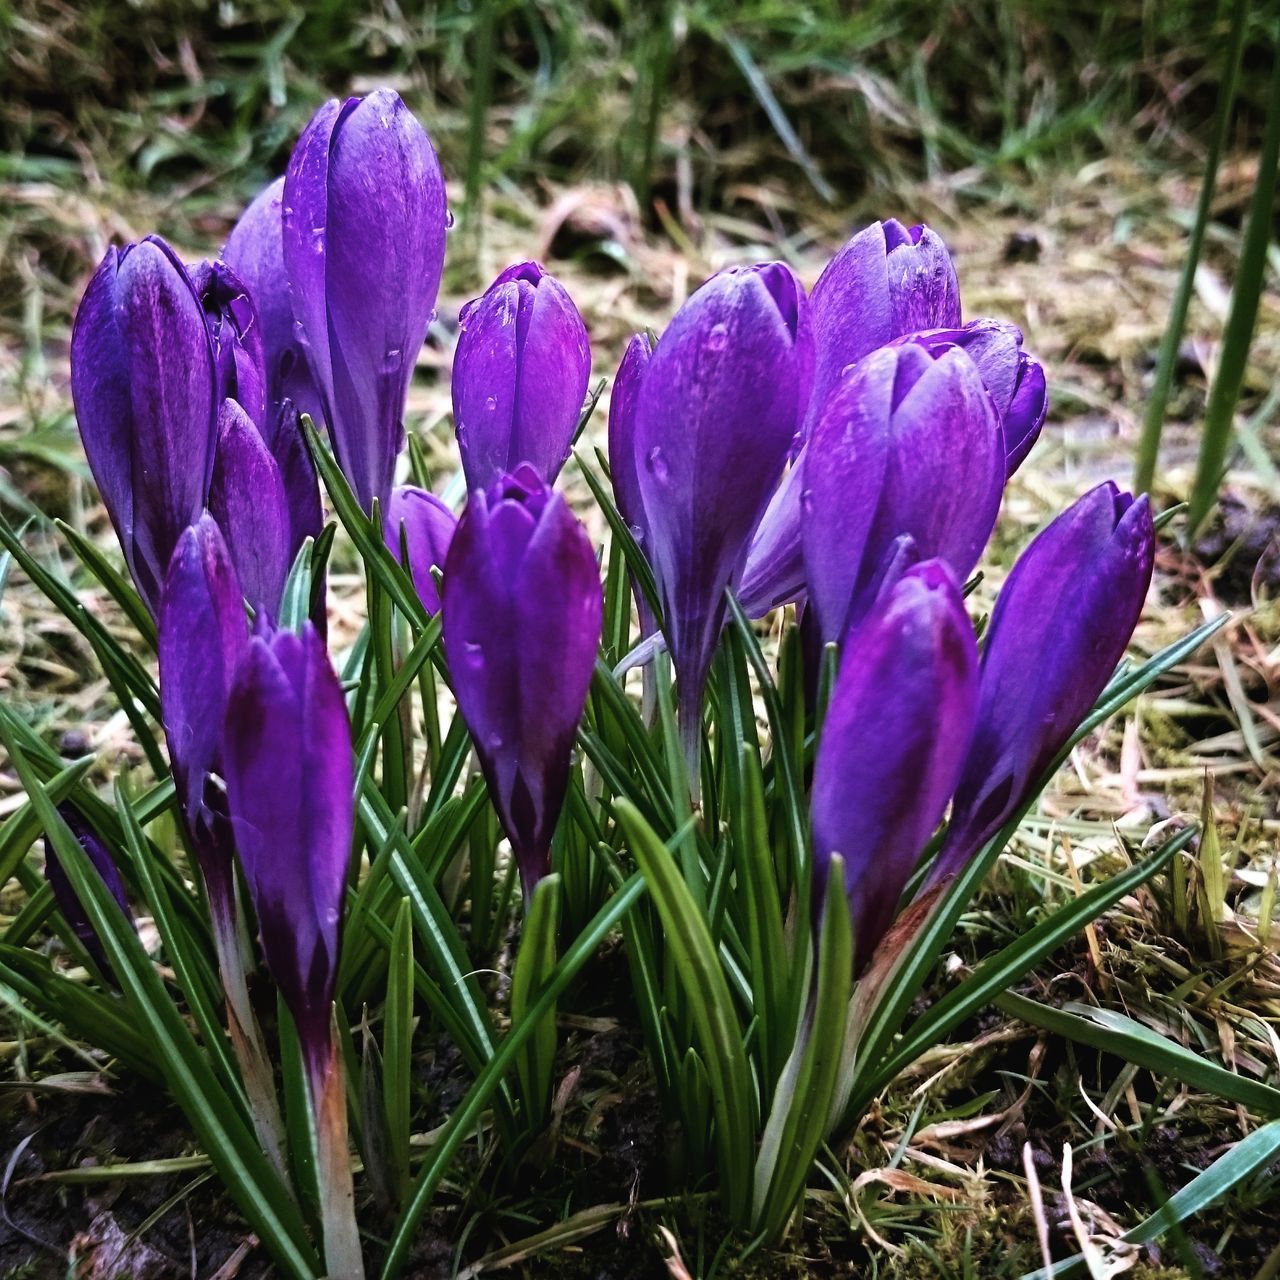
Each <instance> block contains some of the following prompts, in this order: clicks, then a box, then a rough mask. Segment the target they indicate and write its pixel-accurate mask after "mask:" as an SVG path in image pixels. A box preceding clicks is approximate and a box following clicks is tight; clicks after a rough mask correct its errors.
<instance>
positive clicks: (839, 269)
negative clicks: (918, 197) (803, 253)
mask: <svg viewBox="0 0 1280 1280" xmlns="http://www.w3.org/2000/svg"><path fill="white" fill-rule="evenodd" d="M810 302H811V306H812V310H813V329H814V340H815V344H816V360H815V366H814V377H813V395H812V398H811V400H810V411H809V418H810V422H812V420H813V419H814V417H815V416H816V415H817V414H818V413H820V412H821V410H822V408H823V405H824V404H825V403H826V400H827V397H828V396H829V395H830V394H831V391H832V389H833V388H834V387H835V385H836V383H837V382H838V381H839V379H840V375H841V373H842V372H843V371H844V369H845V368H846V367H847V366H848V365H851V364H854V363H855V362H856V361H858V360H861V359H862V358H863V357H864V356H866V355H869V354H870V353H871V352H872V351H874V350H875V349H876V348H877V347H882V346H884V345H885V344H886V343H887V342H891V341H892V340H893V339H894V338H900V337H902V336H903V335H904V334H908V333H916V332H918V331H920V330H922V329H941V328H946V327H953V326H956V325H958V324H959V323H960V286H959V284H958V282H957V281H956V273H955V269H954V268H953V267H952V265H951V257H950V255H949V254H948V253H947V247H946V245H945V244H943V242H942V240H941V239H940V238H939V237H938V236H937V235H936V234H935V233H934V232H933V231H931V230H930V229H929V228H928V227H924V226H919V227H912V228H911V229H910V230H907V229H906V228H905V227H903V226H902V225H901V224H900V223H898V222H895V221H893V220H892V219H890V220H889V221H887V222H883V223H880V222H873V223H872V224H871V225H870V226H869V227H866V228H864V229H863V230H862V231H859V232H858V234H857V235H855V236H854V237H853V238H852V239H851V240H849V241H848V243H847V244H845V246H844V247H843V248H842V249H841V250H840V251H839V253H837V254H836V255H835V257H834V258H832V259H831V261H830V262H829V263H828V264H827V266H826V269H825V270H824V271H823V273H822V275H821V276H820V277H819V278H818V283H817V284H815V285H814V287H813V295H812V298H811V299H810Z"/></svg>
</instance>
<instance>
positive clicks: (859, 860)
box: [812, 561, 978, 967]
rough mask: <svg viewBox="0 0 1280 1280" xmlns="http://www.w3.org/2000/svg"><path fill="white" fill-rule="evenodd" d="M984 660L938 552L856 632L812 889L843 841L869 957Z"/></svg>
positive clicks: (920, 835)
mask: <svg viewBox="0 0 1280 1280" xmlns="http://www.w3.org/2000/svg"><path fill="white" fill-rule="evenodd" d="M977 668H978V659H977V649H976V646H975V644H974V638H973V628H972V627H971V626H970V624H969V619H968V617H967V616H966V614H965V610H964V602H963V601H962V600H961V598H960V592H959V589H958V587H957V586H956V582H955V579H954V577H953V576H952V574H951V571H950V570H949V569H948V568H947V567H946V566H945V565H943V564H941V563H940V562H938V561H927V562H925V563H924V564H921V565H918V566H916V568H914V569H911V570H909V571H908V572H907V573H906V574H904V575H903V577H902V578H901V579H900V580H899V581H898V583H897V585H896V586H895V587H894V588H893V589H892V590H891V591H889V592H888V594H887V595H885V596H884V597H882V598H881V600H880V601H879V602H878V603H877V605H876V607H875V608H874V609H873V611H872V612H871V614H870V615H869V616H868V617H867V618H866V619H865V621H864V622H863V623H862V624H861V625H860V626H859V627H858V629H857V630H856V632H854V633H853V634H852V635H851V636H850V638H849V642H848V645H847V649H846V652H845V655H844V658H843V661H842V662H841V664H840V670H839V674H838V675H837V677H836V682H835V687H834V689H833V691H832V695H831V702H830V704H829V706H828V709H827V715H826V719H825V720H824V722H823V729H822V739H821V742H820V744H819V747H818V754H817V759H816V762H815V765H814V777H813V799H812V818H813V850H814V860H815V873H816V874H815V881H816V884H817V887H818V892H817V893H816V894H815V898H814V901H821V888H822V885H823V884H824V883H825V877H826V869H827V866H828V865H829V863H830V859H831V855H832V854H833V853H839V854H840V855H841V856H842V857H843V858H844V866H845V889H846V891H847V893H848V896H849V906H850V910H851V911H852V913H853V925H854V933H853V936H854V945H855V948H856V955H857V963H858V966H859V967H861V966H862V965H864V964H865V963H866V961H867V959H868V958H869V957H870V956H871V954H872V952H873V951H874V950H875V947H876V945H877V943H878V942H879V941H880V939H881V938H882V937H883V936H884V933H885V931H886V930H887V929H888V927H889V925H890V924H891V923H892V922H893V918H894V915H895V913H896V911H897V906H898V901H899V899H900V898H901V896H902V892H903V889H904V888H905V887H906V883H907V880H908V878H909V877H910V875H911V872H912V871H913V869H914V867H915V864H916V861H917V859H918V858H919V856H920V854H921V853H922V851H923V850H924V846H925V844H926V842H927V841H928V839H929V836H930V835H931V833H932V832H933V830H934V829H935V828H936V827H937V825H938V823H939V822H940V821H941V819H942V814H943V810H944V809H945V808H946V804H947V800H948V798H949V797H950V795H951V792H952V790H953V789H954V787H955V784H956V780H957V778H958V777H959V774H960V768H961V765H962V764H963V762H964V756H965V750H966V748H967V746H968V742H969V737H970V733H971V731H972V727H973V714H974V707H975V705H976V701H977Z"/></svg>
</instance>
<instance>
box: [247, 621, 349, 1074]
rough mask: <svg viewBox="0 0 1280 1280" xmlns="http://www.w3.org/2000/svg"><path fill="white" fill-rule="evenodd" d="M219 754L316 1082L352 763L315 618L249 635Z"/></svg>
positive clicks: (268, 951) (253, 890)
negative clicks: (295, 628) (286, 628)
mask: <svg viewBox="0 0 1280 1280" xmlns="http://www.w3.org/2000/svg"><path fill="white" fill-rule="evenodd" d="M222 759H223V773H224V775H225V777H226V782H227V806H228V809H229V812H230V815H231V823H232V827H233V830H234V831H235V840H236V848H237V849H238V850H239V853H240V863H241V866H242V867H243V868H244V875H245V880H246V882H247V883H248V886H249V892H250V894H251V896H252V898H253V905H254V910H255V911H256V913H257V917H258V926H259V929H260V931H261V935H262V949H263V953H264V955H265V957H266V961H267V967H268V969H270V971H271V976H272V977H273V978H274V979H275V981H276V984H277V985H278V986H279V988H280V992H281V995H282V996H283V997H284V1001H285V1004H286V1005H287V1006H288V1009H289V1012H290V1013H291V1014H292V1015H293V1020H294V1022H295V1024H296V1025H297V1028H298V1036H299V1039H300V1041H301V1044H302V1050H303V1056H304V1058H305V1060H306V1062H307V1064H308V1067H309V1069H310V1071H311V1078H312V1081H313V1082H315V1081H317V1080H319V1079H321V1078H323V1075H324V1073H325V1071H326V1068H327V1065H328V1062H329V1047H330V1030H329V1028H330V1017H331V1008H332V1004H333V988H334V979H335V977H336V975H337V971H338V944H339V935H340V931H341V921H342V899H343V894H344V892H345V890H346V883H347V868H348V864H349V861H350V857H351V835H352V827H353V823H354V797H353V788H354V784H355V768H354V761H353V758H352V751H351V726H350V723H349V721H348V719H347V707H346V702H345V701H344V699H343V696H342V686H341V685H340V684H339V683H338V677H337V676H336V675H335V674H334V671H333V668H332V667H331V666H330V665H329V658H328V656H327V654H326V653H325V650H324V644H323V643H322V641H321V640H320V637H319V636H318V635H317V633H316V631H315V629H314V628H313V627H312V626H311V625H310V623H305V624H304V625H303V629H302V632H301V633H300V634H295V633H294V632H291V631H280V632H276V633H275V634H270V633H266V632H262V633H259V634H258V635H256V636H255V637H254V638H253V639H252V640H251V641H250V643H249V649H248V652H247V654H246V655H245V659H244V662H243V663H242V664H241V667H240V670H239V673H238V675H237V677H236V681H235V684H234V685H233V687H232V689H231V693H230V696H229V698H228V701H227V716H226V727H225V732H224V734H223V740H222Z"/></svg>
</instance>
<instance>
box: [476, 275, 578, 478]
mask: <svg viewBox="0 0 1280 1280" xmlns="http://www.w3.org/2000/svg"><path fill="white" fill-rule="evenodd" d="M458 328H459V332H458V350H457V353H456V354H455V356H454V360H453V416H454V421H455V423H456V424H457V431H458V448H459V450H460V451H461V453H462V469H463V471H465V472H466V476H467V487H468V488H469V489H485V488H488V486H489V485H491V484H492V483H493V482H494V481H495V480H496V479H497V478H498V477H499V476H500V475H502V474H504V473H506V472H511V471H514V470H515V469H516V468H517V467H518V466H520V464H521V463H528V464H529V465H530V466H532V467H533V469H534V470H535V471H536V472H537V473H538V475H539V476H541V477H542V479H543V480H545V481H546V483H547V484H553V483H554V482H555V478H556V476H557V475H558V474H559V473H560V468H561V467H562V466H563V465H564V463H565V459H566V458H568V456H569V448H570V445H571V444H572V442H573V434H574V431H575V429H576V428H577V425H578V420H579V418H581V416H582V401H583V397H584V396H585V395H586V390H587V380H588V379H589V378H590V376H591V345H590V343H589V342H588V340H587V330H586V326H585V325H584V324H583V323H582V317H581V316H580V315H579V314H578V308H577V307H575V306H574V305H573V299H572V298H570V297H569V295H568V293H566V292H565V289H564V286H563V285H562V284H561V283H560V282H559V281H558V280H557V279H556V278H555V277H554V276H550V275H548V274H547V273H546V272H545V271H544V270H543V269H542V267H541V266H540V265H539V264H538V263H536V262H522V263H519V264H517V265H516V266H513V267H508V268H507V269H506V270H505V271H504V272H502V274H501V275H499V276H498V278H497V279H496V280H495V281H494V282H493V284H491V285H490V286H489V288H488V289H487V290H486V292H485V293H484V295H483V297H480V298H477V299H475V301H473V302H469V303H468V304H467V305H466V306H465V307H464V308H463V309H462V314H461V316H460V317H459V320H458Z"/></svg>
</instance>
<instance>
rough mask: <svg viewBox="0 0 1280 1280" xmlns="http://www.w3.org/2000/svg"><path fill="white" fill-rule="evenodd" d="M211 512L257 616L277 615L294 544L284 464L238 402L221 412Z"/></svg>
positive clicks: (225, 403)
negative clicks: (283, 471)
mask: <svg viewBox="0 0 1280 1280" xmlns="http://www.w3.org/2000/svg"><path fill="white" fill-rule="evenodd" d="M209 510H210V511H211V512H212V513H213V516H214V518H215V519H216V520H217V522H218V526H219V528H220V529H221V530H222V531H223V534H224V536H225V538H226V544H227V549H228V551H230V553H231V561H232V563H233V564H234V565H235V567H236V575H237V576H238V578H239V579H240V585H241V587H242V588H243V590H244V594H245V598H246V599H247V600H248V601H249V603H250V604H251V605H252V606H253V611H254V613H255V614H259V613H261V614H265V615H266V616H268V617H275V614H276V610H277V609H279V607H280V597H281V594H282V593H283V592H284V583H285V579H286V578H287V577H288V576H289V566H290V564H291V563H292V562H293V554H294V552H295V551H296V550H297V548H296V547H292V546H291V545H290V532H291V531H290V519H289V505H288V499H287V497H286V495H285V490H284V481H283V480H282V479H281V477H280V468H279V467H278V466H277V465H276V460H275V459H274V458H273V457H272V456H271V451H270V450H269V449H268V448H267V444H266V441H265V440H263V438H262V436H261V435H260V434H259V432H258V428H257V427H256V426H254V424H253V422H252V421H251V420H250V418H249V415H248V414H247V413H246V412H245V411H244V409H243V408H241V406H240V405H239V404H238V403H237V402H236V401H234V400H224V401H223V402H222V409H221V411H220V412H219V414H218V452H217V455H216V457H215V459H214V464H213V484H212V485H211V486H210V490H209Z"/></svg>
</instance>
